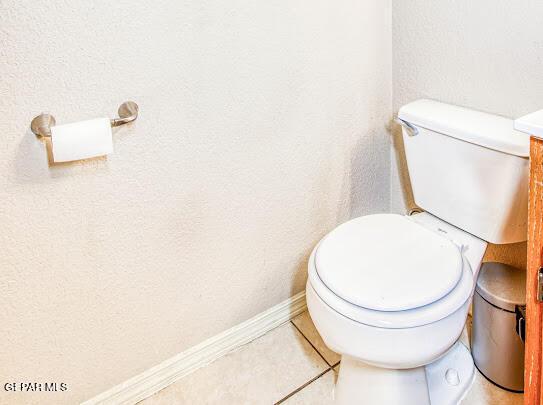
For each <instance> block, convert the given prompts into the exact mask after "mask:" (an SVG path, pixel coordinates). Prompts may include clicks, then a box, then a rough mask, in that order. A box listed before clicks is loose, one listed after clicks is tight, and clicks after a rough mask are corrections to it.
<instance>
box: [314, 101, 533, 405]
mask: <svg viewBox="0 0 543 405" xmlns="http://www.w3.org/2000/svg"><path fill="white" fill-rule="evenodd" d="M398 121H399V123H400V124H401V125H402V127H403V128H402V133H403V140H404V145H405V155H406V159H407V166H408V170H409V177H410V180H411V185H412V190H413V195H414V199H415V202H416V204H417V205H418V206H419V207H420V208H421V209H423V210H424V212H420V213H415V214H414V215H410V216H409V215H396V214H375V215H367V216H362V217H359V218H355V219H352V220H350V221H348V222H346V223H344V224H341V225H339V226H338V227H337V228H335V229H334V230H332V231H331V232H330V233H328V234H327V235H326V236H325V237H324V238H323V239H322V240H321V241H320V242H319V243H318V244H317V246H316V247H315V248H314V250H313V252H312V254H311V256H310V259H309V263H308V281H307V286H306V296H307V305H308V309H309V313H310V315H311V318H312V319H313V322H314V324H315V326H316V328H317V330H318V331H319V333H320V335H321V336H322V338H323V340H324V342H325V343H326V345H327V346H329V347H330V348H331V349H332V350H334V351H335V352H337V353H339V354H340V355H341V364H340V369H339V376H338V380H337V383H336V386H335V390H334V401H335V403H336V404H341V405H343V404H349V405H358V404H364V405H387V404H391V405H402V404H405V405H425V404H432V405H451V404H457V403H459V402H460V401H461V400H462V398H463V397H464V396H465V394H466V393H467V391H468V390H469V388H470V387H471V384H472V382H473V378H474V375H475V373H474V370H475V369H474V365H473V359H472V357H471V354H470V352H469V350H468V349H467V348H466V347H465V346H464V345H463V344H462V343H461V342H460V341H459V337H460V335H461V333H462V330H463V328H464V325H465V322H466V318H467V315H468V311H469V307H470V305H471V299H472V295H473V292H474V288H475V282H476V280H477V275H478V272H479V268H480V266H481V263H482V260H483V255H484V253H485V250H486V247H487V243H488V242H491V243H495V244H505V243H515V242H521V241H525V240H526V234H527V209H528V168H529V160H528V156H529V137H528V136H527V135H525V134H523V133H520V132H517V131H515V130H514V129H513V122H512V121H511V120H509V119H507V118H504V117H500V116H496V115H492V114H486V113H483V112H479V111H474V110H470V109H467V108H462V107H458V106H453V105H449V104H445V103H441V102H437V101H433V100H418V101H415V102H412V103H410V104H407V105H405V106H403V107H402V108H401V109H400V111H399V113H398Z"/></svg>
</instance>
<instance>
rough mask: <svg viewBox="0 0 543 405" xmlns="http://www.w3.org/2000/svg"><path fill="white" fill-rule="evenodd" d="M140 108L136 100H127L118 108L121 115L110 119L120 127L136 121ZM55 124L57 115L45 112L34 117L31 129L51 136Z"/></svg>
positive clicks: (113, 125) (43, 135)
mask: <svg viewBox="0 0 543 405" xmlns="http://www.w3.org/2000/svg"><path fill="white" fill-rule="evenodd" d="M138 110H139V107H138V105H137V104H136V103H135V102H133V101H125V102H124V103H122V104H121V105H120V106H119V109H118V110H117V113H118V114H119V117H118V118H113V119H111V120H110V123H111V126H112V127H118V126H120V125H124V124H128V123H129V122H132V121H134V120H135V119H136V118H138ZM55 124H56V120H55V117H53V116H52V115H51V114H46V113H43V114H40V115H38V116H37V117H34V119H33V120H32V122H31V123H30V129H31V130H32V132H34V134H36V135H37V136H39V137H51V127H54V126H55Z"/></svg>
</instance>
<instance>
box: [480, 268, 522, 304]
mask: <svg viewBox="0 0 543 405" xmlns="http://www.w3.org/2000/svg"><path fill="white" fill-rule="evenodd" d="M476 291H477V292H478V293H479V294H480V295H481V297H483V298H484V299H485V300H487V301H488V302H490V303H491V304H492V305H495V306H497V307H498V308H501V309H505V310H506V311H511V312H515V305H526V271H525V270H523V269H517V268H516V267H513V266H509V265H507V264H503V263H495V262H488V263H483V265H482V266H481V271H480V272H479V277H478V278H477V288H476Z"/></svg>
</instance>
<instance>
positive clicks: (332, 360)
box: [140, 312, 523, 405]
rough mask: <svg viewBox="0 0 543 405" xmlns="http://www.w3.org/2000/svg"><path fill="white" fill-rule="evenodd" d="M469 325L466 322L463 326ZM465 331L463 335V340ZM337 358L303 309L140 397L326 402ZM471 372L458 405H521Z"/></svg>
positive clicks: (152, 404)
mask: <svg viewBox="0 0 543 405" xmlns="http://www.w3.org/2000/svg"><path fill="white" fill-rule="evenodd" d="M467 329H469V323H468V328H467ZM467 336H468V334H467V331H465V332H464V335H463V340H464V341H465V342H467V341H468V339H467ZM339 361H340V357H339V356H338V355H337V354H336V353H334V352H333V351H331V350H330V349H328V348H327V347H326V345H325V344H324V342H323V341H322V339H321V337H320V336H319V334H318V332H317V331H316V330H315V327H314V326H313V322H312V321H311V318H310V317H309V314H308V313H307V312H304V313H303V314H301V315H298V316H297V317H296V318H294V319H293V320H292V321H291V322H289V323H286V324H284V325H282V326H280V327H278V328H277V329H274V330H272V331H271V332H268V333H267V334H266V335H264V336H262V337H260V338H258V339H256V340H254V341H253V342H251V343H249V344H247V345H245V346H243V347H241V348H239V349H238V350H236V351H234V352H231V353H229V354H227V355H226V356H224V357H222V358H220V359H218V360H216V361H215V362H213V363H211V364H209V365H208V366H206V367H203V368H201V369H199V370H197V371H195V372H194V373H192V374H190V375H188V376H186V377H184V378H182V379H181V380H179V381H177V382H176V383H174V384H172V385H170V386H169V387H167V388H165V389H163V390H162V391H160V392H158V393H156V394H155V395H153V396H151V397H150V398H147V399H145V400H143V401H141V402H140V405H166V404H167V405H172V404H199V405H200V404H221V405H230V404H232V405H234V404H235V405H240V404H251V405H253V404H266V405H270V404H279V403H281V404H285V405H294V404H310V405H321V404H322V405H324V404H331V403H332V391H333V386H334V383H335V380H336V378H337V372H338V370H339ZM522 403H523V396H522V395H521V394H514V393H510V392H507V391H504V390H502V389H500V388H498V387H496V386H495V385H493V384H491V383H490V382H488V381H487V380H486V379H485V378H484V377H483V376H482V375H480V374H477V376H476V379H475V384H474V386H473V388H472V389H471V390H470V392H469V393H468V395H467V397H466V398H465V399H464V401H463V402H462V405H490V404H492V405H494V404H500V405H522Z"/></svg>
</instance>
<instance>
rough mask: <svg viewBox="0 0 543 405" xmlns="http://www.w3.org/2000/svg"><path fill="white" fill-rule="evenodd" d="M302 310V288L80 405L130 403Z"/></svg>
mask: <svg viewBox="0 0 543 405" xmlns="http://www.w3.org/2000/svg"><path fill="white" fill-rule="evenodd" d="M305 309H306V302H305V291H302V292H301V293H299V294H296V295H295V296H293V297H291V298H289V299H288V300H286V301H283V302H282V303H280V304H278V305H276V306H274V307H272V308H270V309H268V310H267V311H265V312H262V313H261V314H259V315H257V316H255V317H254V318H251V319H249V320H248V321H245V322H243V323H241V324H239V325H237V326H234V327H233V328H231V329H228V330H227V331H224V332H223V333H221V334H219V335H217V336H214V337H212V338H210V339H207V340H205V341H203V342H202V343H200V344H198V345H196V346H194V347H191V348H190V349H188V350H186V351H184V352H182V353H179V354H178V355H176V356H174V357H172V358H171V359H168V360H166V361H164V362H162V363H160V364H158V365H157V366H155V367H152V368H150V369H148V370H146V371H144V372H143V373H141V374H139V375H137V376H135V377H133V378H131V379H129V380H127V381H125V382H123V383H121V384H119V385H117V386H115V387H113V388H111V389H109V390H107V391H106V392H103V393H102V394H100V395H98V396H96V397H94V398H91V399H89V400H87V401H85V402H83V403H82V404H81V405H97V404H100V405H102V404H115V405H117V404H123V405H133V404H135V403H137V402H139V401H141V400H143V399H145V398H147V397H149V396H151V395H153V394H154V393H156V392H158V391H160V390H161V389H163V388H165V387H167V386H168V385H170V384H172V383H173V382H175V381H177V380H179V379H180V378H182V377H184V376H186V375H187V374H190V373H192V372H193V371H195V370H196V369H198V368H200V367H202V366H204V365H206V364H209V363H211V362H212V361H213V360H216V359H218V358H219V357H221V356H224V355H225V354H227V353H228V352H230V351H232V350H234V349H236V348H238V347H240V346H242V345H244V344H246V343H249V342H250V341H252V340H254V339H256V338H257V337H259V336H262V335H263V334H265V333H266V332H268V331H270V330H272V329H274V328H276V327H278V326H279V325H281V324H283V323H285V322H288V321H289V320H290V319H292V318H293V317H295V316H296V315H298V314H300V313H302V312H303V311H305Z"/></svg>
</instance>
